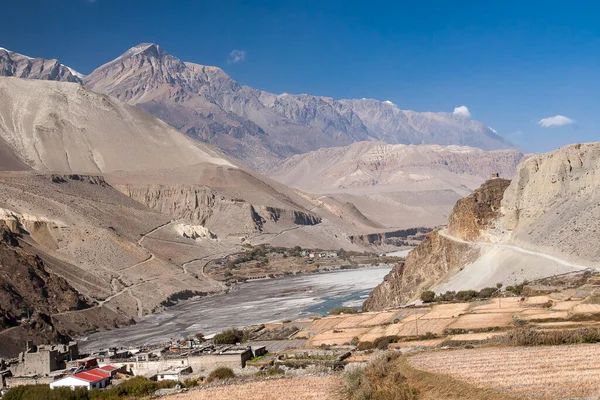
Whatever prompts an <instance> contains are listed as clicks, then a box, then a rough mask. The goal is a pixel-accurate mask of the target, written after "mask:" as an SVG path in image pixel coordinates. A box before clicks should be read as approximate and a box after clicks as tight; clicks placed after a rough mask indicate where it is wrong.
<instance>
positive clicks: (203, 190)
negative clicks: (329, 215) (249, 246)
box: [114, 184, 321, 237]
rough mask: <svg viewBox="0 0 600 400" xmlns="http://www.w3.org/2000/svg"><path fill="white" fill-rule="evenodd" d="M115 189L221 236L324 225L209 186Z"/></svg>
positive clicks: (300, 213) (120, 186)
mask: <svg viewBox="0 0 600 400" xmlns="http://www.w3.org/2000/svg"><path fill="white" fill-rule="evenodd" d="M114 187H115V188H116V189H117V190H119V191H120V192H122V193H123V194H125V195H127V196H129V197H131V198H132V199H134V200H136V201H138V202H140V203H142V204H144V205H146V206H148V207H150V208H153V209H155V210H158V211H160V212H162V213H165V214H168V215H172V216H173V217H175V218H179V219H184V220H186V221H190V222H191V223H192V224H194V225H200V226H203V227H205V228H207V229H209V230H210V231H211V232H214V233H215V234H216V236H217V237H226V236H230V235H231V236H249V235H252V234H255V233H261V232H265V231H268V230H269V226H270V224H271V223H273V224H287V225H316V224H318V223H320V222H321V219H320V218H319V217H318V216H315V215H312V214H308V213H305V212H303V211H300V210H293V209H288V208H283V207H274V206H263V205H257V206H255V205H253V204H251V203H250V202H247V201H245V200H243V199H238V198H229V197H227V196H224V195H221V194H219V192H218V191H217V190H215V189H212V188H209V187H206V186H199V185H172V186H170V185H130V184H127V185H123V184H118V185H114Z"/></svg>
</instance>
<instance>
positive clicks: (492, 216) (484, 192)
mask: <svg viewBox="0 0 600 400" xmlns="http://www.w3.org/2000/svg"><path fill="white" fill-rule="evenodd" d="M508 185H510V181H509V180H508V179H490V180H488V181H487V182H485V183H484V184H483V185H481V187H480V188H479V189H478V190H476V191H475V192H473V193H472V194H470V195H469V196H467V197H465V198H462V199H460V200H458V201H457V202H456V205H455V206H454V208H453V209H452V213H451V214H450V218H449V220H448V233H449V234H450V235H452V236H454V237H457V238H459V239H462V240H466V241H469V242H477V241H481V240H485V239H484V237H485V236H486V234H487V230H488V229H489V228H491V227H492V226H493V224H494V223H495V222H496V219H497V218H498V217H499V216H500V203H501V201H502V197H503V196H504V192H505V191H506V188H508Z"/></svg>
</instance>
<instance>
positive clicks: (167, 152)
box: [0, 77, 232, 173]
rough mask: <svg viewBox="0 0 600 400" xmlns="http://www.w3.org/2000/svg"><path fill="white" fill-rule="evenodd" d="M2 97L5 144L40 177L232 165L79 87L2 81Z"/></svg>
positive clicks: (133, 111)
mask: <svg viewBox="0 0 600 400" xmlns="http://www.w3.org/2000/svg"><path fill="white" fill-rule="evenodd" d="M32 93H35V96H33V95H31V94H32ZM0 94H1V95H0V138H2V139H3V140H4V141H5V142H6V143H7V144H8V145H9V146H10V148H12V149H13V153H14V154H15V155H16V156H18V157H19V158H20V159H21V160H22V161H23V162H25V163H26V164H28V165H30V166H31V167H33V168H34V169H36V170H40V171H44V170H45V171H60V172H90V173H99V172H109V171H116V170H144V169H154V168H157V167H173V166H183V165H191V164H194V163H199V162H210V163H213V164H218V165H228V166H231V165H232V164H231V163H230V162H229V161H227V160H226V159H225V158H224V157H222V156H220V155H219V154H218V153H217V152H216V151H214V150H212V149H210V148H209V147H208V146H205V145H203V144H200V143H198V142H195V141H193V140H192V139H189V138H187V137H186V136H185V135H182V134H180V133H179V132H177V131H176V130H175V129H173V128H171V127H170V126H169V125H167V124H165V123H164V122H162V121H160V120H158V119H156V118H153V117H151V116H149V115H148V114H146V113H144V112H143V111H141V110H139V109H137V108H135V107H131V106H127V105H125V104H123V103H120V102H118V101H115V100H112V99H111V98H110V97H108V96H104V95H100V94H96V93H93V92H90V91H88V90H86V89H84V88H83V87H81V86H80V85H78V84H75V83H64V82H53V81H40V80H27V79H17V78H4V77H0Z"/></svg>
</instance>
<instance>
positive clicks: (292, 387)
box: [169, 377, 343, 400]
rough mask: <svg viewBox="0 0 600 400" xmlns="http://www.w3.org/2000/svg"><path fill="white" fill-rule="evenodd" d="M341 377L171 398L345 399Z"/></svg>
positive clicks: (277, 382) (259, 384)
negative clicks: (342, 393) (341, 391)
mask: <svg viewBox="0 0 600 400" xmlns="http://www.w3.org/2000/svg"><path fill="white" fill-rule="evenodd" d="M340 388H341V379H340V378H334V377H325V378H324V377H319V378H297V379H276V380H271V381H262V382H252V383H246V384H241V385H230V386H224V387H219V388H210V389H205V390H200V391H196V392H192V393H187V394H181V395H176V396H172V397H169V400H171V399H172V400H209V399H210V400H212V399H222V400H238V399H248V400H263V399H264V400H278V399H284V398H288V399H298V400H341V399H343V397H342V396H341V395H340V394H339V393H338V392H339V391H340Z"/></svg>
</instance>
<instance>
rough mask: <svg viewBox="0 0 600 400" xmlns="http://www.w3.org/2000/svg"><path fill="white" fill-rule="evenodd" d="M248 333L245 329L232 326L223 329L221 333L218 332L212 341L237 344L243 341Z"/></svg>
mask: <svg viewBox="0 0 600 400" xmlns="http://www.w3.org/2000/svg"><path fill="white" fill-rule="evenodd" d="M245 338H246V335H245V333H244V331H241V330H239V329H235V328H231V329H227V330H226V331H223V332H221V333H217V334H216V335H215V336H214V337H213V339H212V341H213V343H214V344H236V343H241V342H243V341H244V340H245Z"/></svg>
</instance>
